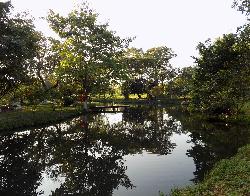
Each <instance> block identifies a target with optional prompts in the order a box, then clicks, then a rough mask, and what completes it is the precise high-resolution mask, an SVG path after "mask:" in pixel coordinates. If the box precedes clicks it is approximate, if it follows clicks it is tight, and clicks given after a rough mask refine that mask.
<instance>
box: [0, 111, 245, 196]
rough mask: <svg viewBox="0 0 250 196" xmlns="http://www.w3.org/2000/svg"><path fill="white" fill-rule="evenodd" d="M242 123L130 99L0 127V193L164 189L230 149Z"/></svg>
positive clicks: (198, 173) (197, 174) (239, 140)
mask: <svg viewBox="0 0 250 196" xmlns="http://www.w3.org/2000/svg"><path fill="white" fill-rule="evenodd" d="M177 119H179V120H180V121H178V120H177ZM244 130H246V129H243V128H242V127H241V129H239V128H237V127H228V126H226V127H225V126H217V125H211V124H207V123H202V122H199V123H196V122H194V121H192V119H191V118H190V117H189V116H183V114H182V115H180V113H174V112H173V111H172V110H169V109H164V108H156V107H150V108H149V107H142V106H137V107H130V108H127V109H126V110H125V111H124V113H117V114H98V115H88V116H81V117H79V118H75V119H73V120H71V121H68V122H65V123H61V124H56V125H53V126H49V127H44V128H41V129H34V130H29V131H25V132H17V133H13V134H7V135H1V136H0V179H1V181H0V185H1V186H0V195H49V194H50V195H76V194H77V195H92V196H99V195H102V196H105V195H112V194H115V195H128V193H133V195H143V194H144V195H145V194H148V192H147V191H148V189H152V188H151V187H149V186H150V185H151V186H152V187H153V186H157V185H158V184H160V183H162V185H163V186H164V184H166V187H167V188H166V189H164V190H162V187H161V188H159V190H161V191H166V192H167V191H169V190H170V189H171V188H172V187H173V186H174V185H184V184H187V183H190V182H189V180H191V179H193V181H195V182H197V181H199V180H200V179H202V178H203V176H204V173H206V171H208V170H209V169H210V168H211V166H212V165H213V164H214V163H215V162H216V161H217V160H219V159H221V158H225V157H228V156H231V155H232V154H233V153H235V152H236V149H237V148H238V147H239V146H241V145H243V144H244V143H246V142H247V141H248V137H249V133H248V132H247V131H244ZM177 143H178V145H177ZM160 155H161V156H160ZM141 156H143V157H144V159H143V160H144V161H145V163H143V164H144V165H143V166H142V165H140V164H141V160H142V159H141ZM188 157H192V159H193V161H191V160H192V159H191V160H190V158H188ZM146 161H148V163H146ZM194 166H195V167H196V169H195V168H194ZM143 168H144V169H143ZM192 173H194V174H192ZM143 174H148V175H149V176H151V177H150V179H151V180H153V181H150V179H149V178H148V179H147V178H146V177H143V176H145V175H143ZM154 174H155V177H156V178H155V177H154ZM157 178H159V179H158V181H157ZM145 180H146V181H147V183H148V184H147V186H148V187H149V188H148V189H147V186H146V182H145ZM149 182H150V183H149ZM154 182H155V183H156V184H154ZM143 183H144V184H143ZM142 187H144V188H142ZM117 189H118V190H117ZM134 190H137V192H135V191H134ZM138 190H140V191H138ZM131 191H132V192H131ZM133 191H134V192H133ZM155 193H156V194H157V191H155Z"/></svg>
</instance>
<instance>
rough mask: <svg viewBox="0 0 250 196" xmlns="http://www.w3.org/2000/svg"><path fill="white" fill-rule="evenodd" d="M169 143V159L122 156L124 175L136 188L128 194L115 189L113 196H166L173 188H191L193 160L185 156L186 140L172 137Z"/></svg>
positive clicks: (185, 137)
mask: <svg viewBox="0 0 250 196" xmlns="http://www.w3.org/2000/svg"><path fill="white" fill-rule="evenodd" d="M170 139H171V142H174V143H176V144H177V147H176V148H175V149H174V150H173V152H172V153H171V154H169V155H162V156H160V155H157V154H152V153H148V152H146V151H143V153H142V154H135V155H127V156H125V157H124V159H125V160H126V162H125V165H126V166H127V168H128V169H127V171H126V174H127V175H128V176H129V178H130V180H131V182H132V184H133V185H134V186H136V187H135V188H133V189H132V190H131V189H128V190H126V189H125V188H124V187H119V189H118V190H115V191H114V194H113V195H114V196H127V195H133V196H141V195H152V196H154V195H155V196H158V195H159V191H162V192H164V193H165V194H166V193H169V192H170V190H171V189H172V188H174V187H175V186H185V185H188V184H191V182H190V180H191V179H192V178H193V177H194V175H193V171H195V165H194V162H193V159H192V158H190V157H187V155H186V152H187V150H188V149H190V148H191V144H188V143H187V142H186V141H187V140H189V139H190V138H189V137H188V136H187V135H184V134H181V135H178V134H174V135H173V136H172V137H171V138H170Z"/></svg>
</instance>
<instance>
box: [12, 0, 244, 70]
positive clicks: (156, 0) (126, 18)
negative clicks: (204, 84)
mask: <svg viewBox="0 0 250 196" xmlns="http://www.w3.org/2000/svg"><path fill="white" fill-rule="evenodd" d="M11 2H12V4H13V6H14V8H15V10H16V11H27V10H28V11H29V12H30V13H31V15H32V16H34V17H35V18H36V22H35V25H36V27H37V29H38V30H40V31H42V32H44V34H45V35H48V36H53V35H54V34H53V33H52V32H51V30H49V27H48V24H47V22H46V21H42V20H40V19H38V18H39V17H44V16H46V15H47V12H48V10H49V9H52V10H53V11H54V12H57V13H60V14H62V15H66V14H67V13H69V12H70V11H71V10H72V9H73V8H74V5H75V4H76V3H77V2H80V0H12V1H11ZM88 2H89V4H90V7H91V8H92V9H94V10H95V11H96V12H97V13H99V18H98V19H99V21H100V22H101V23H106V22H108V23H109V25H110V29H111V30H113V31H115V32H116V33H117V35H119V36H121V37H123V38H124V37H134V36H135V37H136V39H135V40H134V41H133V42H132V43H131V47H136V48H142V49H143V50H144V51H146V50H147V49H149V48H152V47H158V46H167V47H169V48H172V50H173V51H174V52H175V53H176V54H177V57H175V58H174V59H173V60H172V61H171V63H172V64H173V65H174V66H176V67H184V66H190V65H193V59H192V58H191V56H198V52H197V51H196V46H197V44H198V43H199V42H204V41H206V40H207V39H208V38H211V39H212V40H214V39H215V38H217V37H219V36H222V35H223V34H226V33H235V32H236V29H237V27H239V26H241V25H243V24H244V23H246V17H245V16H244V15H242V14H241V13H240V12H238V11H236V10H235V9H233V8H231V5H232V2H233V0H88Z"/></svg>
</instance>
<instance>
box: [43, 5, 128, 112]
mask: <svg viewBox="0 0 250 196" xmlns="http://www.w3.org/2000/svg"><path fill="white" fill-rule="evenodd" d="M48 21H49V23H50V26H51V28H52V29H53V30H54V31H55V32H56V33H57V34H58V35H59V36H60V38H61V44H60V52H59V54H60V58H61V63H60V66H59V68H58V69H57V74H58V76H59V78H60V81H61V82H64V83H67V84H73V83H78V84H80V85H81V87H82V89H81V92H82V93H83V95H84V96H83V101H84V103H85V109H87V106H86V103H87V96H89V95H90V94H91V93H94V92H96V91H97V90H98V89H101V87H105V86H106V87H108V86H109V85H110V83H111V82H112V81H113V80H115V79H117V78H118V77H119V74H120V73H121V67H120V65H119V64H118V63H116V60H117V59H118V56H119V55H120V54H121V52H122V51H123V49H124V47H126V46H127V45H128V43H129V41H130V39H121V38H120V37H119V36H116V35H115V33H114V32H113V31H110V30H109V29H108V24H99V23H98V21H97V14H96V13H95V12H94V11H93V10H91V9H90V8H89V7H88V6H87V4H83V5H81V6H80V7H78V8H76V9H75V10H73V11H72V12H71V13H69V14H68V16H66V17H63V16H60V15H59V14H55V13H54V12H53V11H51V12H50V14H49V16H48Z"/></svg>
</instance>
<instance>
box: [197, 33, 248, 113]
mask: <svg viewBox="0 0 250 196" xmlns="http://www.w3.org/2000/svg"><path fill="white" fill-rule="evenodd" d="M248 32H249V30H248ZM244 33H247V29H244V30H243V31H242V32H241V33H239V34H238V35H237V34H228V35H224V36H223V37H222V38H219V39H217V40H216V41H215V42H214V43H211V41H207V42H206V43H205V44H203V43H200V44H199V45H198V47H197V48H198V50H199V53H200V56H199V57H198V58H196V63H197V69H196V73H195V76H194V90H193V103H194V106H195V108H196V109H200V110H202V111H204V112H206V113H209V114H213V115H214V114H215V115H220V114H235V113H238V112H239V111H240V109H241V108H242V106H243V105H244V103H245V102H246V101H247V100H249V99H250V93H249V92H250V91H249V90H250V88H249V87H250V77H249V76H250V64H249V51H250V47H249V46H250V44H249V43H250V37H249V34H248V33H247V34H244Z"/></svg>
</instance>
